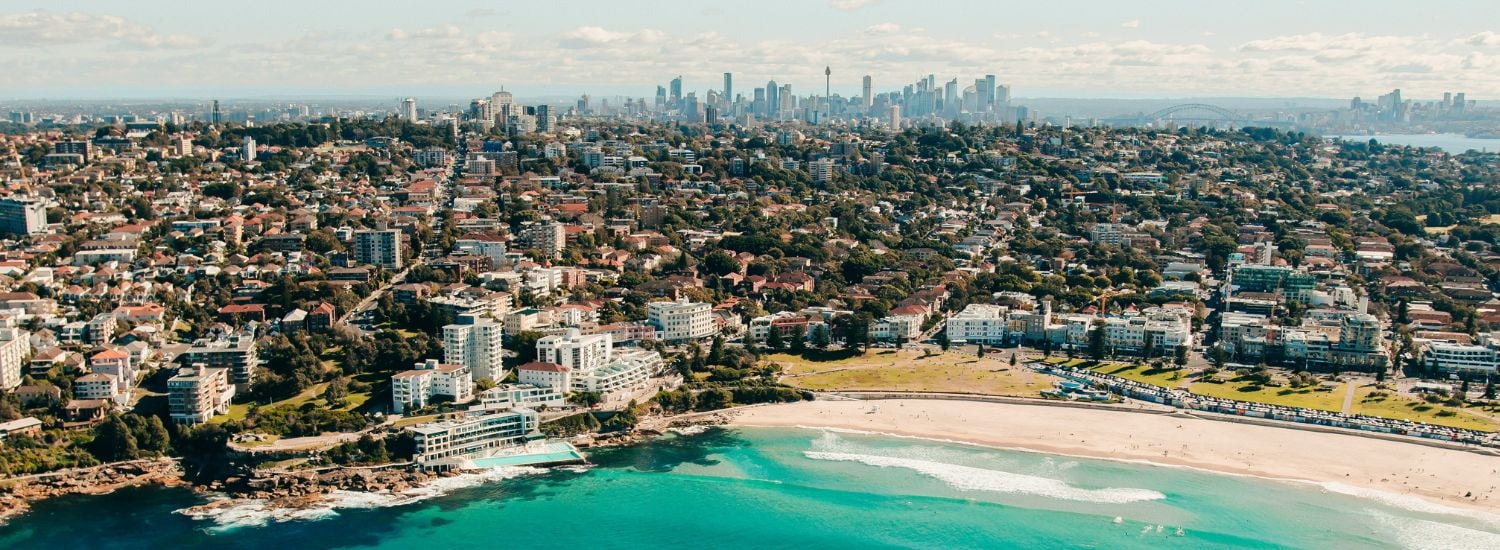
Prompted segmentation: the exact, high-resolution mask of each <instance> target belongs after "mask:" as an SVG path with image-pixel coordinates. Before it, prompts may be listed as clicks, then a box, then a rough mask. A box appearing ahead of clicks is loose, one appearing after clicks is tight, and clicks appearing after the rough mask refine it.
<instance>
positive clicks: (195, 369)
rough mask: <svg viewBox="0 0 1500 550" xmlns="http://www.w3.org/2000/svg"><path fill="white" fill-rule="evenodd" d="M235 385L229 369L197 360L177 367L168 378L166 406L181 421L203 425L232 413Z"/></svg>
mask: <svg viewBox="0 0 1500 550" xmlns="http://www.w3.org/2000/svg"><path fill="white" fill-rule="evenodd" d="M232 399H234V384H231V383H230V380H229V369H225V368H208V366H207V365H204V364H202V363H198V364H196V365H193V366H190V367H183V368H181V369H178V370H177V374H176V375H175V376H173V377H172V378H171V379H169V380H167V409H168V412H170V413H171V416H172V421H173V422H176V423H178V424H202V423H204V422H208V420H209V419H211V418H213V417H214V416H217V415H220V414H225V413H228V412H229V404H230V401H231V400H232Z"/></svg>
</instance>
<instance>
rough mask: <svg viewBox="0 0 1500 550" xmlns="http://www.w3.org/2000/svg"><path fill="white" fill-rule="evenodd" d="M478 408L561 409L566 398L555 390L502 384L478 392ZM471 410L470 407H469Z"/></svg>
mask: <svg viewBox="0 0 1500 550" xmlns="http://www.w3.org/2000/svg"><path fill="white" fill-rule="evenodd" d="M476 397H478V398H479V405H478V407H479V408H481V409H487V410H488V409H496V410H498V409H514V408H525V409H535V408H538V407H561V406H563V405H566V404H567V401H566V396H565V395H564V394H563V393H562V392H559V391H557V389H556V388H550V387H541V386H533V385H530V384H504V385H500V386H495V387H493V388H490V389H487V390H484V391H482V392H479V394H478V395H477V396H476ZM471 408H472V407H471Z"/></svg>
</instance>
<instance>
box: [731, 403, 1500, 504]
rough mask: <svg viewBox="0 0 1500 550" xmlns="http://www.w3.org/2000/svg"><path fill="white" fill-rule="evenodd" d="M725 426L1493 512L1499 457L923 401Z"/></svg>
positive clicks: (1235, 427)
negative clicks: (1334, 487) (1114, 465)
mask: <svg viewBox="0 0 1500 550" xmlns="http://www.w3.org/2000/svg"><path fill="white" fill-rule="evenodd" d="M872 409H873V410H874V411H875V412H873V413H872V412H870V411H872ZM731 425H737V426H759V427H820V428H837V429H849V430H862V431H869V432H880V433H888V434H897V435H904V436H913V437H922V438H930V439H943V440H952V441H962V442H967V443H973V444H978V445H986V446H993V447H1004V448H1012V449H1026V450H1032V451H1038V452H1045V453H1054V454H1065V455H1073V456H1081V457H1093V458H1105V459H1117V460H1137V461H1148V462H1153V463H1157V464H1166V465H1173V466H1187V467H1193V468H1200V469H1204V470H1210V471H1215V472H1222V473H1230V474H1244V475H1255V476H1262V477H1271V478H1281V479H1293V480H1304V481H1314V482H1332V483H1336V484H1339V485H1341V486H1348V487H1350V488H1351V489H1342V488H1341V489H1339V490H1340V491H1341V492H1359V491H1358V488H1363V489H1373V490H1376V491H1380V492H1383V493H1390V494H1395V495H1407V496H1416V497H1420V498H1422V499H1424V500H1428V501H1434V502H1442V503H1446V504H1452V505H1455V506H1459V507H1465V508H1470V509H1477V510H1482V511H1485V512H1488V513H1491V514H1497V515H1500V457H1494V456H1486V455H1481V454H1477V453H1471V452H1465V451H1459V450H1450V449H1441V448H1435V447H1428V446H1423V445H1416V444H1410V443H1401V442H1396V441H1384V440H1379V439H1372V438H1365V437H1359V436H1353V435H1343V434H1333V433H1319V432H1311V431H1302V430H1295V429H1286V428H1275V427H1268V426H1255V425H1248V424H1236V423H1231V422H1222V421H1215V420H1205V419H1197V418H1186V417H1181V416H1172V415H1165V414H1142V413H1132V412H1125V411H1108V410H1092V409H1078V408H1068V407H1056V406H1046V405H1012V404H1002V403H982V402H972V401H946V400H927V399H919V400H879V401H810V402H801V403H792V404H783V405H771V406H760V407H749V408H745V409H742V410H739V411H737V412H736V414H735V416H734V419H733V421H732V422H731ZM1364 496H1371V497H1374V498H1380V496H1381V495H1364Z"/></svg>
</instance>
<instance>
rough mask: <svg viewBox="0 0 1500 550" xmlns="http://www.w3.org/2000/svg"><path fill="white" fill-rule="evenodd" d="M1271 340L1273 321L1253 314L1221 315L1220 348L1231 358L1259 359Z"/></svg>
mask: <svg viewBox="0 0 1500 550" xmlns="http://www.w3.org/2000/svg"><path fill="white" fill-rule="evenodd" d="M1270 340H1271V319H1270V318H1269V317H1266V316H1265V315H1255V314H1252V313H1234V312H1229V311H1226V312H1223V313H1221V314H1219V344H1218V345H1219V346H1220V347H1222V348H1223V349H1224V352H1225V353H1226V354H1228V355H1229V356H1230V357H1234V358H1238V359H1259V358H1260V357H1264V356H1265V353H1266V345H1267V343H1268V342H1270Z"/></svg>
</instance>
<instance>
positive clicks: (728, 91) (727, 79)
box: [719, 73, 734, 105]
mask: <svg viewBox="0 0 1500 550" xmlns="http://www.w3.org/2000/svg"><path fill="white" fill-rule="evenodd" d="M719 97H720V99H723V100H724V103H728V104H731V105H732V104H734V75H732V74H729V73H724V95H722V96H719Z"/></svg>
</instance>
